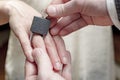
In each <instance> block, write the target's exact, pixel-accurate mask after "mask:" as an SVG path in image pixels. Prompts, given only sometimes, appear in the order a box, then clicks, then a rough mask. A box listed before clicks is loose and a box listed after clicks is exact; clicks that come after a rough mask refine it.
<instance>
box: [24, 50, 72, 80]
mask: <svg viewBox="0 0 120 80" xmlns="http://www.w3.org/2000/svg"><path fill="white" fill-rule="evenodd" d="M66 54H67V58H68V59H69V61H68V63H67V64H66V65H64V66H63V69H62V70H61V71H60V72H59V71H55V70H54V69H53V66H52V63H51V61H50V58H49V56H48V54H47V53H46V52H44V50H42V49H41V48H36V49H34V51H33V58H34V59H35V63H31V62H29V61H27V60H26V67H25V69H26V76H25V80H71V65H70V64H71V63H70V55H69V52H67V51H66ZM35 64H36V65H35Z"/></svg>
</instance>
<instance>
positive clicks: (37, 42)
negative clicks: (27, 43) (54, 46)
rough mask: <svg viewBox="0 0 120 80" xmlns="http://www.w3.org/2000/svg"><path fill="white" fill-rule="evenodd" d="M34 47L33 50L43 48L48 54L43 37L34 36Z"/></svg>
mask: <svg viewBox="0 0 120 80" xmlns="http://www.w3.org/2000/svg"><path fill="white" fill-rule="evenodd" d="M32 46H33V48H42V49H43V50H44V51H45V52H46V49H45V44H44V40H43V37H41V36H40V35H38V34H34V35H33V38H32Z"/></svg>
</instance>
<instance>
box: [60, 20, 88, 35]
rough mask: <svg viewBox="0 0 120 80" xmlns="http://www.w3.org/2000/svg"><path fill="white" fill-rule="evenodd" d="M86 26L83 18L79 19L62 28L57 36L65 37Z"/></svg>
mask: <svg viewBox="0 0 120 80" xmlns="http://www.w3.org/2000/svg"><path fill="white" fill-rule="evenodd" d="M85 26H87V23H86V22H85V21H84V19H83V18H79V19H78V20H76V21H74V22H72V23H71V24H69V25H68V26H66V27H65V28H63V29H62V30H61V31H60V32H59V35H61V36H65V35H67V34H70V33H72V32H74V31H76V30H78V29H80V28H82V27H85Z"/></svg>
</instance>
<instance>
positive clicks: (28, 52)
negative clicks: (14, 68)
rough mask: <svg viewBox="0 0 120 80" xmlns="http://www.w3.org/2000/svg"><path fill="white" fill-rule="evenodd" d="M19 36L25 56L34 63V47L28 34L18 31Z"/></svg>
mask: <svg viewBox="0 0 120 80" xmlns="http://www.w3.org/2000/svg"><path fill="white" fill-rule="evenodd" d="M19 32H20V33H19ZM17 36H18V38H19V41H20V43H21V46H22V49H23V51H24V54H25V56H26V57H27V59H28V60H29V61H31V62H33V61H34V60H33V57H32V47H31V42H30V40H29V36H28V34H27V33H26V32H24V31H18V33H17Z"/></svg>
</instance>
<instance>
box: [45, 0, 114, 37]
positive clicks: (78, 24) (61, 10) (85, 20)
mask: <svg viewBox="0 0 120 80" xmlns="http://www.w3.org/2000/svg"><path fill="white" fill-rule="evenodd" d="M47 13H48V14H49V16H51V17H54V18H60V17H62V18H61V19H60V20H59V21H58V23H57V24H56V25H54V26H53V27H52V29H51V34H53V35H57V34H59V35H62V36H64V35H67V34H69V33H71V32H73V31H76V30H78V29H80V28H82V27H85V26H87V25H102V26H108V25H112V24H113V23H112V21H111V19H110V17H109V15H108V12H107V6H106V0H99V1H98V0H53V4H52V5H50V6H49V7H48V8H47Z"/></svg>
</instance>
